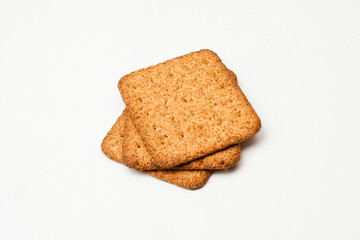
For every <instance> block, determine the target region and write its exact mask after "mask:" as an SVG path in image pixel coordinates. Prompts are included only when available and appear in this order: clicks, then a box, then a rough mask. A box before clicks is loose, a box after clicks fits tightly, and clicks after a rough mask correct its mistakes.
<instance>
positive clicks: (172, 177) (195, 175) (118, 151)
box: [101, 116, 211, 190]
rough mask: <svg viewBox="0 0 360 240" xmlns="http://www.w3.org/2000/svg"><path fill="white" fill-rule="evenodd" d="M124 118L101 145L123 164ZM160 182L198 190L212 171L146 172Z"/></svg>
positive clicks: (112, 157)
mask: <svg viewBox="0 0 360 240" xmlns="http://www.w3.org/2000/svg"><path fill="white" fill-rule="evenodd" d="M124 122H125V120H124V117H123V116H120V117H119V118H118V119H117V121H116V123H115V124H114V125H113V127H112V128H111V129H110V131H109V132H108V133H107V135H106V137H105V138H104V140H103V141H102V143H101V149H102V151H103V152H104V154H105V155H106V156H107V157H109V158H110V159H112V160H115V161H117V162H119V163H123V159H122V145H123V144H122V141H123V136H124ZM144 172H145V173H147V174H149V175H151V176H153V177H156V178H158V179H160V180H163V181H166V182H169V183H172V184H175V185H178V186H180V187H183V188H187V189H191V190H194V189H198V188H200V187H202V186H204V184H205V183H206V182H207V180H208V179H209V177H210V175H211V171H179V170H174V171H171V170H168V171H144Z"/></svg>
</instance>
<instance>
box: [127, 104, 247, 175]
mask: <svg viewBox="0 0 360 240" xmlns="http://www.w3.org/2000/svg"><path fill="white" fill-rule="evenodd" d="M123 116H124V119H125V131H124V138H123V153H122V155H123V162H124V164H125V165H126V166H128V167H130V168H134V169H138V170H159V169H160V168H159V167H158V166H157V165H156V164H154V163H153V162H152V159H151V156H150V154H149V153H148V152H147V149H146V147H145V145H144V143H143V141H142V140H141V137H140V135H139V133H138V132H137V130H136V127H135V125H134V124H133V122H132V120H131V118H130V116H129V114H128V111H127V110H125V111H124V113H123ZM239 160H240V144H237V145H233V146H230V147H228V148H226V149H224V150H220V151H218V152H215V153H213V154H210V155H206V156H204V157H202V158H199V159H197V160H194V161H192V162H190V163H185V164H183V165H181V166H175V167H173V168H172V169H179V170H180V169H181V170H205V169H207V170H209V169H212V170H215V169H227V168H231V167H233V166H235V165H236V164H237V163H238V161H239Z"/></svg>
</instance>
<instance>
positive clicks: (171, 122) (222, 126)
mask: <svg viewBox="0 0 360 240" xmlns="http://www.w3.org/2000/svg"><path fill="white" fill-rule="evenodd" d="M118 87H119V90H120V92H121V95H122V97H123V99H124V102H125V104H126V106H127V107H128V109H129V112H130V116H131V118H132V120H133V122H134V124H135V126H136V128H137V130H138V132H139V133H140V135H141V137H142V139H143V142H144V144H145V146H146V148H147V150H148V152H149V153H150V155H151V156H152V157H153V161H154V163H155V164H156V165H158V166H159V167H163V168H169V167H172V166H176V165H179V164H182V163H186V162H189V161H191V160H194V159H197V158H199V157H202V156H204V155H207V154H210V153H213V152H215V151H218V150H220V149H223V148H225V147H228V146H230V145H234V144H237V143H239V142H241V141H243V140H245V139H247V138H249V137H251V136H253V135H254V134H256V133H257V132H258V131H259V130H260V128H261V123H260V119H259V117H258V116H257V114H256V112H255V110H254V109H253V108H252V106H251V105H250V103H249V102H248V100H247V98H246V97H245V95H244V94H243V92H242V91H241V89H240V88H239V86H238V85H237V81H236V75H234V74H233V73H232V72H231V71H229V70H228V69H227V68H226V66H225V65H224V64H223V63H222V61H221V59H220V58H219V57H218V56H217V54H216V53H214V52H212V51H210V50H200V51H198V52H192V53H189V54H186V55H184V56H181V57H177V58H174V59H171V60H168V61H166V62H164V63H160V64H157V65H155V66H151V67H148V68H145V69H140V70H138V71H135V72H132V73H130V74H128V75H126V76H124V77H122V78H121V79H120V81H119V84H118Z"/></svg>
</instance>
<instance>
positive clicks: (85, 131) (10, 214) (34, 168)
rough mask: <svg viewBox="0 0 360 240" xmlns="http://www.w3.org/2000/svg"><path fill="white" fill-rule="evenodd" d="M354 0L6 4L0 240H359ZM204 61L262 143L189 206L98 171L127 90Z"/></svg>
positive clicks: (185, 193) (110, 171)
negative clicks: (253, 123) (161, 67)
mask: <svg viewBox="0 0 360 240" xmlns="http://www.w3.org/2000/svg"><path fill="white" fill-rule="evenodd" d="M359 12H360V2H359V1H356V0H354V1H340V0H339V1H313V0H309V1H304V0H302V1H285V0H284V1H279V0H278V1H259V0H255V1H179V2H171V1H127V2H122V1H116V0H114V1H4V0H1V2H0V35H1V36H0V115H1V117H0V148H1V150H0V239H4V240H8V239H10V240H12V239H26V240H28V239H36V240H45V239H46V240H48V239H61V240H63V239H77V240H78V239H87V240H91V239H207V240H209V239H360V228H359V225H360V192H359V188H360V187H359V184H360V153H359V150H360V146H359V136H360V127H359V122H360V114H359V109H360V96H359V92H360V68H359V67H360V13H359ZM203 48H209V49H212V50H214V51H215V52H217V53H218V54H219V56H220V57H221V58H222V60H223V62H224V63H225V64H226V65H227V66H228V67H229V68H230V69H232V70H233V71H234V72H235V73H236V74H237V75H238V78H239V84H240V86H241V88H242V89H243V90H244V92H245V94H246V95H247V96H248V98H249V100H250V102H251V103H252V104H253V106H254V108H255V109H256V111H257V112H258V114H259V116H260V118H261V119H262V124H263V128H262V130H261V132H260V133H259V134H258V135H257V136H256V137H254V138H253V139H252V140H249V141H247V142H246V143H245V144H244V146H243V148H244V149H243V154H242V160H241V163H240V164H239V165H238V166H237V167H236V168H235V169H233V170H229V171H223V172H217V173H215V174H213V176H212V177H211V178H210V179H209V181H208V183H207V184H206V185H205V186H204V187H203V188H202V189H200V190H196V191H189V190H185V189H182V188H179V187H176V186H175V185H171V184H168V183H165V182H162V181H159V180H157V179H155V178H152V177H150V176H148V175H145V174H142V173H139V172H136V171H134V170H130V169H128V168H126V167H124V166H123V165H120V164H118V163H116V162H113V161H111V160H109V159H108V158H106V157H105V156H104V155H103V153H102V152H101V150H100V143H101V141H102V139H103V137H104V136H105V134H106V133H107V131H108V130H109V129H110V127H111V126H112V124H113V123H114V122H115V120H116V118H117V117H118V116H119V115H120V113H121V111H122V110H123V109H124V103H123V102H122V100H121V97H120V94H119V92H118V89H117V81H118V80H119V79H120V77H122V76H123V75H125V74H127V73H129V72H131V71H134V70H137V69H139V68H143V67H147V66H149V65H153V64H156V63H159V62H162V61H165V60H167V59H170V58H173V57H176V56H179V55H183V54H186V53H188V52H191V51H195V50H199V49H203Z"/></svg>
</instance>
